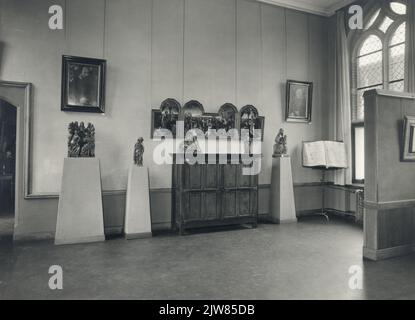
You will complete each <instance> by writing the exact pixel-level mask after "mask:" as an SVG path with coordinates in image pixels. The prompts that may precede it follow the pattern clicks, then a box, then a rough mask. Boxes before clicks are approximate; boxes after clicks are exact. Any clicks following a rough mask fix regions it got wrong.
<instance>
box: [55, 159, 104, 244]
mask: <svg viewBox="0 0 415 320" xmlns="http://www.w3.org/2000/svg"><path fill="white" fill-rule="evenodd" d="M98 241H105V235H104V215H103V210H102V190H101V172H100V164H99V160H98V159H96V158H67V159H65V162H64V165H63V178H62V187H61V194H60V197H59V208H58V219H57V222H56V235H55V244H56V245H63V244H76V243H88V242H98Z"/></svg>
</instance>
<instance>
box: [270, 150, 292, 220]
mask: <svg viewBox="0 0 415 320" xmlns="http://www.w3.org/2000/svg"><path fill="white" fill-rule="evenodd" d="M270 210H271V221H272V222H273V223H278V224H282V223H292V222H297V213H296V210H295V201H294V185H293V177H292V171H291V158H290V157H288V156H287V157H274V158H273V160H272V177H271V194H270Z"/></svg>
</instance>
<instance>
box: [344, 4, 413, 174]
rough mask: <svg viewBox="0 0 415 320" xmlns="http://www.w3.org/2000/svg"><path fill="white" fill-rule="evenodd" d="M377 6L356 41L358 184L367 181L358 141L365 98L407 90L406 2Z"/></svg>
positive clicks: (354, 107) (354, 98)
mask: <svg viewBox="0 0 415 320" xmlns="http://www.w3.org/2000/svg"><path fill="white" fill-rule="evenodd" d="M376 3H377V7H376V8H373V9H372V11H371V12H372V13H371V15H369V16H368V17H366V18H365V30H363V31H361V33H360V34H359V37H358V38H357V39H355V40H354V45H355V47H354V53H353V56H352V68H353V72H352V75H353V77H352V94H353V96H352V122H353V126H352V128H353V134H354V140H356V141H353V154H354V164H355V165H354V168H353V176H354V177H355V179H354V180H355V181H359V182H360V181H362V180H364V171H362V170H363V168H364V154H362V152H361V151H362V150H361V146H362V145H363V141H359V139H364V134H363V132H364V127H363V124H364V113H365V106H364V99H363V95H364V93H365V91H368V90H372V89H386V90H393V91H401V92H402V91H404V90H405V39H406V11H407V6H406V4H407V2H406V1H405V0H380V1H376ZM355 130H357V131H358V132H357V131H356V132H354V131H355ZM356 148H360V149H359V150H357V149H356ZM358 151H359V152H358ZM362 162H363V163H362ZM356 170H358V172H356ZM362 178H363V179H362Z"/></svg>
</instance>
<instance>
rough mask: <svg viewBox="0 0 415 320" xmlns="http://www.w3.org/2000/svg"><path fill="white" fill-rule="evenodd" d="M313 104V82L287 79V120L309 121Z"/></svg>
mask: <svg viewBox="0 0 415 320" xmlns="http://www.w3.org/2000/svg"><path fill="white" fill-rule="evenodd" d="M312 105H313V83H312V82H304V81H294V80H288V81H287V106H286V116H285V120H286V121H287V122H300V123H311V111H312Z"/></svg>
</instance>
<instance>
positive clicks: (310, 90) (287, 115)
mask: <svg viewBox="0 0 415 320" xmlns="http://www.w3.org/2000/svg"><path fill="white" fill-rule="evenodd" d="M292 84H305V85H308V86H309V88H308V101H309V106H308V114H307V118H301V119H299V118H291V117H290V113H289V110H290V91H291V85H292ZM313 87H314V84H313V82H308V81H296V80H287V88H286V106H285V121H286V122H292V123H311V119H312V108H313Z"/></svg>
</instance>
